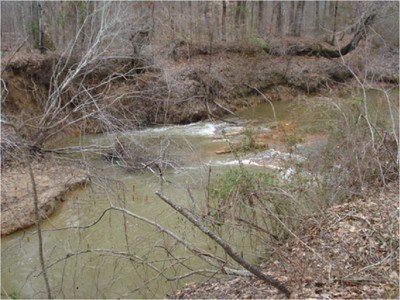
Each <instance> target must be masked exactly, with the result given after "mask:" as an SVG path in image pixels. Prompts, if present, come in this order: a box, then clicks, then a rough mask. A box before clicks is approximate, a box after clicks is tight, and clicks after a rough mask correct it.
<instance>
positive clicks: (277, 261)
mask: <svg viewBox="0 0 400 300" xmlns="http://www.w3.org/2000/svg"><path fill="white" fill-rule="evenodd" d="M368 195H369V196H368V197H363V198H358V199H353V200H351V201H350V202H348V203H343V204H338V205H335V206H333V207H330V208H329V209H327V211H326V212H325V213H324V214H323V215H322V216H320V217H318V218H313V219H310V220H307V221H305V223H306V225H305V226H304V227H303V230H298V232H296V234H297V236H296V237H292V238H291V240H289V241H288V242H287V243H285V244H284V245H282V246H281V247H280V248H279V249H277V250H276V252H275V254H274V255H273V257H271V260H270V261H269V262H267V263H265V264H264V265H263V269H264V271H265V272H266V273H268V274H269V275H272V276H274V277H275V278H276V279H278V280H280V281H281V282H283V283H284V284H285V285H286V286H287V287H288V288H289V289H290V290H291V291H292V295H291V298H292V299H304V298H318V299H330V298H343V299H348V298H352V299H366V298H373V299H382V298H396V299H398V298H399V284H398V283H399V270H398V263H399V260H398V250H399V232H398V219H399V211H398V195H399V188H398V185H397V184H396V183H392V184H391V185H390V186H388V187H386V188H383V189H382V190H380V191H373V190H371V191H370V193H368ZM168 297H169V296H168ZM172 298H182V299H198V298H200V299H265V298H270V299H280V298H283V295H282V294H279V293H278V292H277V291H276V290H275V289H273V288H271V287H269V286H267V285H266V284H265V283H264V282H262V281H261V280H259V279H257V278H255V277H235V278H231V279H227V280H226V281H212V280H211V281H210V282H205V283H190V284H188V285H187V286H186V287H185V288H183V289H182V290H178V291H176V292H175V293H174V295H172Z"/></svg>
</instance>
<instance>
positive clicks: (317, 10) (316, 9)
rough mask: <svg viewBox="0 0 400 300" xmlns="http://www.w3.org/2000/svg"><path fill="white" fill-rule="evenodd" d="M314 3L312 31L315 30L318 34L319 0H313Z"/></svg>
mask: <svg viewBox="0 0 400 300" xmlns="http://www.w3.org/2000/svg"><path fill="white" fill-rule="evenodd" d="M314 3H315V22H314V31H315V33H316V35H318V34H319V32H320V28H319V22H320V21H319V20H320V17H319V1H315V2H314Z"/></svg>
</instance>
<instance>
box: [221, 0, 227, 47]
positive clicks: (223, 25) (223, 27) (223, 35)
mask: <svg viewBox="0 0 400 300" xmlns="http://www.w3.org/2000/svg"><path fill="white" fill-rule="evenodd" d="M221 39H222V41H223V42H225V41H226V1H225V0H222V16H221Z"/></svg>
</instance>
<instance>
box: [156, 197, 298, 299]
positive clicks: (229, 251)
mask: <svg viewBox="0 0 400 300" xmlns="http://www.w3.org/2000/svg"><path fill="white" fill-rule="evenodd" d="M156 195H157V196H158V197H159V198H160V199H161V200H163V201H164V202H165V203H167V204H168V205H169V206H171V207H172V208H173V209H174V210H176V211H177V212H179V213H180V214H181V215H182V216H184V217H185V218H186V219H187V220H188V221H190V222H191V223H192V224H193V225H195V226H196V227H197V228H198V229H200V231H201V232H203V233H204V234H206V235H207V236H209V237H210V238H211V239H212V240H214V241H215V242H216V243H217V244H219V245H220V246H221V247H222V248H223V249H224V250H225V252H226V253H227V254H228V255H229V256H230V257H231V258H232V259H233V260H234V261H236V262H237V263H238V264H240V265H241V266H242V267H244V268H245V269H246V270H248V271H249V272H251V273H252V274H254V275H255V276H257V277H258V278H260V279H262V280H263V281H265V282H266V283H268V284H269V285H272V286H273V287H275V288H277V289H278V290H279V291H280V292H282V293H283V294H284V295H285V296H286V297H288V298H289V297H290V291H289V290H288V288H287V287H286V286H285V285H283V284H282V283H281V282H279V281H277V280H276V279H274V278H273V277H271V276H269V275H267V274H264V273H263V272H262V271H261V269H260V268H259V267H257V266H253V265H251V264H250V263H248V262H247V261H246V260H244V259H243V258H242V257H241V255H240V254H239V253H238V252H236V250H235V249H233V248H232V247H231V246H229V244H228V243H227V242H225V241H224V240H223V239H222V238H221V237H219V236H218V235H216V234H215V233H214V232H212V231H211V230H210V229H208V228H207V227H205V226H204V225H203V224H201V223H200V222H199V221H198V220H197V219H196V218H195V217H194V216H193V215H192V214H191V213H190V212H189V211H187V210H186V209H184V208H182V207H180V206H179V205H177V204H175V203H174V202H173V201H171V200H170V199H168V198H167V197H166V196H164V195H163V194H161V193H160V192H158V191H157V192H156Z"/></svg>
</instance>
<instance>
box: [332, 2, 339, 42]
mask: <svg viewBox="0 0 400 300" xmlns="http://www.w3.org/2000/svg"><path fill="white" fill-rule="evenodd" d="M337 11H338V1H335V3H334V7H333V29H332V32H333V33H332V37H331V40H330V44H331V45H335V35H336V18H337Z"/></svg>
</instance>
